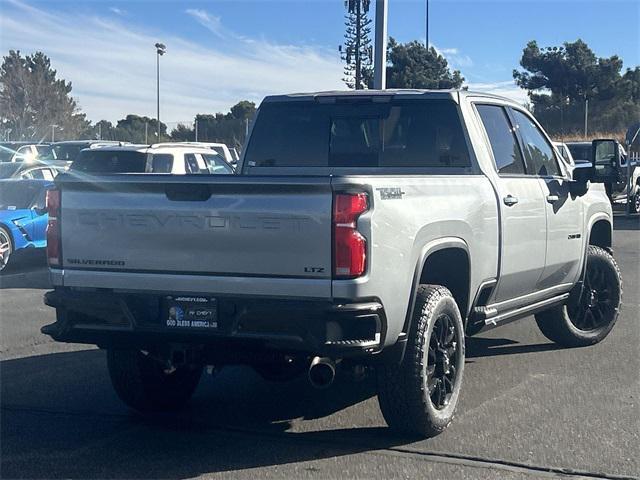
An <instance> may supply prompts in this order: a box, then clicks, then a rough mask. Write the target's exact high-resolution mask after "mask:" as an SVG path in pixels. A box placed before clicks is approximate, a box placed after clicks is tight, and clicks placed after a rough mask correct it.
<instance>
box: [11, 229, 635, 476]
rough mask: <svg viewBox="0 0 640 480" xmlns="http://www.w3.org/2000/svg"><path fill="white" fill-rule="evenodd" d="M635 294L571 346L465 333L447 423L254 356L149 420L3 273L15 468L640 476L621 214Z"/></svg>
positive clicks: (29, 286) (31, 276)
mask: <svg viewBox="0 0 640 480" xmlns="http://www.w3.org/2000/svg"><path fill="white" fill-rule="evenodd" d="M614 248H615V256H616V258H617V260H618V263H619V264H620V267H621V271H622V275H623V282H624V283H623V285H624V297H623V301H624V306H623V310H622V314H621V317H620V318H619V320H618V324H617V326H616V328H615V329H614V331H613V332H612V334H611V335H610V336H609V337H608V338H607V339H606V340H605V341H604V342H602V343H601V344H599V345H595V346H593V347H589V348H580V349H562V348H559V347H556V346H555V345H554V344H552V343H550V342H549V341H548V340H546V339H545V338H544V337H543V336H542V334H540V333H539V332H538V330H537V327H536V325H535V323H534V322H533V321H532V319H531V318H529V319H526V320H523V321H520V322H516V323H513V324H510V325H507V326H505V327H502V328H499V329H495V330H492V331H489V332H486V333H482V334H480V335H479V336H478V337H474V338H472V339H470V340H469V341H468V347H467V350H468V358H467V362H468V363H467V366H466V372H465V384H464V386H463V393H462V401H461V404H460V405H459V408H458V414H457V417H456V419H455V420H454V422H453V424H452V425H451V426H450V427H449V429H448V430H447V431H445V432H444V433H443V434H442V435H440V436H439V437H437V438H434V439H430V440H421V441H414V440H411V439H407V438H399V437H396V436H393V435H391V434H390V433H389V432H388V431H387V429H386V427H385V424H384V421H383V419H382V416H381V414H380V413H379V411H378V405H377V401H376V399H375V396H374V393H375V384H374V382H373V380H372V378H368V379H365V380H364V381H362V382H359V383H351V382H348V381H346V380H345V379H338V381H337V382H336V383H335V384H334V385H333V386H332V387H331V388H329V389H327V390H314V389H313V388H311V387H310V386H308V385H307V382H306V381H305V380H304V379H300V380H296V381H293V382H289V383H282V384H274V383H268V382H265V381H263V380H262V379H261V378H260V377H258V376H257V375H256V374H255V373H253V371H251V370H250V369H246V368H227V369H224V370H223V371H221V372H220V373H219V374H217V375H216V376H213V377H212V376H208V375H207V376H204V377H203V380H202V382H201V384H200V386H199V388H198V391H197V392H196V395H195V397H194V399H193V401H192V403H191V405H190V407H189V409H188V410H186V411H184V412H181V413H180V414H177V415H170V416H156V417H140V416H137V415H135V414H133V413H131V412H130V411H129V410H127V408H126V407H124V406H123V405H122V404H121V403H120V402H119V400H118V399H117V398H116V395H115V393H114V392H113V391H112V389H111V385H110V382H109V379H108V374H107V371H106V365H105V354H104V352H102V351H99V350H96V349H87V347H85V346H74V345H59V344H54V343H52V342H50V341H49V339H48V337H44V336H43V335H41V334H40V333H39V329H40V327H41V326H42V325H44V324H46V323H50V322H51V321H53V316H54V315H53V311H52V310H51V309H49V308H47V307H45V306H44V305H43V304H42V300H41V297H42V293H43V292H44V291H45V289H46V288H47V275H46V272H45V271H44V270H43V269H42V268H40V267H38V266H37V264H32V265H27V266H25V267H24V269H22V270H21V271H16V272H14V273H11V274H9V275H5V276H3V277H2V278H1V279H0V288H1V290H0V360H1V361H0V380H1V396H0V403H1V415H2V416H1V429H0V439H1V456H2V463H1V473H0V476H1V477H2V478H192V477H198V476H203V477H214V476H224V477H225V478H252V479H257V478H273V477H287V478H345V477H346V478H355V477H360V478H365V477H367V478H371V477H372V476H374V475H375V476H376V477H378V478H397V477H418V476H420V477H421V478H430V479H440V478H443V479H444V478H447V479H449V478H454V479H458V478H469V479H484V478H486V479H493V478H500V479H503V478H505V479H511V478H546V477H556V478H557V477H563V478H574V477H577V478H584V477H586V478H629V477H631V478H636V477H638V476H639V475H640V278H639V271H640V268H639V265H640V220H639V219H638V218H637V217H636V218H634V219H625V218H623V217H616V223H615V232H614Z"/></svg>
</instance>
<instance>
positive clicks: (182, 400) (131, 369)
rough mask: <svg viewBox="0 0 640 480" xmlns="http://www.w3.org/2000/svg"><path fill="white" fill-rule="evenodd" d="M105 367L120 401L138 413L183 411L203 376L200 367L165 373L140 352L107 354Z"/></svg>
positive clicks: (166, 371) (153, 360)
mask: <svg viewBox="0 0 640 480" xmlns="http://www.w3.org/2000/svg"><path fill="white" fill-rule="evenodd" d="M107 365H108V367H109V376H110V377H111V383H112V384H113V388H114V389H115V391H116V393H117V394H118V397H120V400H122V401H123V402H124V403H125V404H127V405H128V406H129V407H131V408H133V409H135V410H138V411H140V412H161V411H173V410H178V409H180V408H182V407H183V406H184V405H185V404H186V403H187V402H188V401H189V399H190V398H191V396H192V395H193V392H194V391H195V389H196V387H197V386H198V383H199V381H200V376H201V375H202V366H201V365H198V366H180V367H178V368H175V369H174V368H172V369H167V367H166V366H165V365H163V364H162V363H160V362H159V361H158V360H156V359H155V358H152V357H151V355H146V354H144V353H143V352H141V351H139V350H108V351H107Z"/></svg>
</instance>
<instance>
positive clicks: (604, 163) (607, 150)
mask: <svg viewBox="0 0 640 480" xmlns="http://www.w3.org/2000/svg"><path fill="white" fill-rule="evenodd" d="M591 149H592V156H591V158H593V170H594V172H593V177H592V179H591V180H592V181H593V182H598V183H610V182H615V181H616V179H617V178H618V167H619V165H621V161H622V155H621V153H620V148H618V142H617V141H616V140H611V139H598V140H594V141H593V142H591Z"/></svg>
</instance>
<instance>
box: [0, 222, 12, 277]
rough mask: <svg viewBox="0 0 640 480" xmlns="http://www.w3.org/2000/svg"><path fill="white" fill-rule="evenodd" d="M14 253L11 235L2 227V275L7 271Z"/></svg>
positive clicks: (0, 243)
mask: <svg viewBox="0 0 640 480" xmlns="http://www.w3.org/2000/svg"><path fill="white" fill-rule="evenodd" d="M12 253H13V241H12V239H11V234H10V233H9V231H8V230H7V229H6V228H4V227H0V273H1V272H3V271H6V270H7V268H8V266H9V258H10V257H11V254H12Z"/></svg>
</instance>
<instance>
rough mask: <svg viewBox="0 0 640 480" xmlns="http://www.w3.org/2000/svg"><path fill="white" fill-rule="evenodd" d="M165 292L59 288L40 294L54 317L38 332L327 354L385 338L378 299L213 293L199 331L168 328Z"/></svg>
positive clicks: (349, 352) (118, 342)
mask: <svg viewBox="0 0 640 480" xmlns="http://www.w3.org/2000/svg"><path fill="white" fill-rule="evenodd" d="M207 296H209V295H207ZM164 298H166V296H163V295H158V294H129V293H113V292H104V291H98V292H92V291H77V290H73V289H69V288H58V289H56V290H53V291H50V292H47V293H46V294H45V296H44V300H45V304H47V305H49V306H51V307H54V308H56V313H57V315H56V318H57V321H56V322H55V323H52V324H50V325H46V326H44V327H42V333H44V334H46V335H50V336H51V337H52V338H53V339H54V340H57V341H61V342H70V343H89V344H95V345H98V346H100V347H103V348H110V347H114V348H115V347H117V348H125V347H131V348H144V347H151V346H153V345H160V344H166V343H185V344H193V345H210V346H216V347H220V348H219V350H220V351H224V350H225V349H228V350H233V349H247V350H255V349H269V350H277V351H288V352H306V353H309V354H312V355H321V356H328V357H333V358H338V357H350V356H359V355H368V354H373V353H377V352H379V351H380V349H381V347H382V345H384V335H385V332H386V325H387V322H386V316H385V313H384V308H383V306H382V305H381V304H380V303H379V302H377V301H367V302H358V303H349V302H344V303H331V302H327V301H324V302H323V301H309V300H281V299H247V298H242V297H216V298H217V302H218V321H219V327H218V328H217V329H216V330H215V331H212V330H206V331H203V330H191V329H187V330H182V329H175V328H170V327H167V326H166V325H165V322H164V321H163V318H164V316H163V315H164V310H163V299H164ZM227 347H228V348H227Z"/></svg>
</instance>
